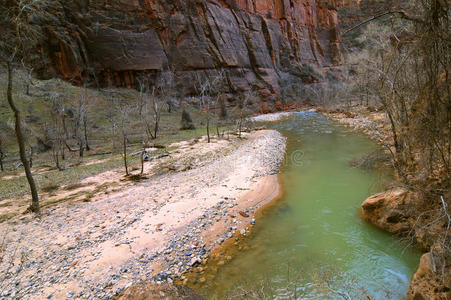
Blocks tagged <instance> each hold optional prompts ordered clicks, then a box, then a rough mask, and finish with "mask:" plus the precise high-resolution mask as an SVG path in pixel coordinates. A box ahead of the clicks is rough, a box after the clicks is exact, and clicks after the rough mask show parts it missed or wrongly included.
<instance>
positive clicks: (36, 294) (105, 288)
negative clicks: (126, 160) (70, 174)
mask: <svg viewBox="0 0 451 300" xmlns="http://www.w3.org/2000/svg"><path fill="white" fill-rule="evenodd" d="M173 146H176V147H177V149H176V150H174V151H173V152H171V153H170V154H169V156H167V157H164V158H161V159H154V160H153V161H152V162H150V163H147V164H146V174H147V177H148V179H146V180H143V181H141V182H139V183H130V182H126V183H124V182H122V181H121V180H120V179H121V177H120V175H119V173H117V172H116V171H111V172H106V173H104V174H101V175H99V176H96V177H95V178H87V179H86V180H85V181H86V182H83V184H82V187H81V188H84V187H85V186H88V187H89V186H92V185H95V186H99V185H100V186H102V185H103V186H108V185H110V183H111V182H115V183H116V185H115V187H114V188H112V189H111V188H107V189H106V191H104V190H102V192H98V193H96V194H95V195H91V199H90V202H82V201H78V202H75V203H74V202H72V203H68V202H62V203H59V204H58V205H55V206H53V207H49V208H47V209H45V210H44V212H43V213H42V215H41V216H39V217H35V216H32V215H24V216H20V217H15V218H13V219H11V220H9V221H8V222H4V223H1V224H0V258H2V260H0V274H1V275H0V277H1V279H2V283H0V295H1V296H2V299H3V298H5V299H10V298H11V299H15V298H23V299H45V298H47V299H67V298H77V299H94V298H102V299H104V298H109V297H111V296H113V295H117V294H118V293H120V292H121V291H123V290H124V289H125V288H127V287H129V286H130V285H132V284H134V283H136V282H139V281H141V280H149V279H152V280H153V281H155V282H163V281H168V282H172V280H173V279H175V278H178V277H179V276H180V274H182V273H183V272H185V271H186V270H189V269H190V268H191V267H193V266H194V265H196V264H197V263H198V262H200V261H202V260H203V259H204V257H206V256H207V255H208V253H209V252H210V251H211V250H212V249H214V248H215V247H216V246H217V245H219V244H221V243H223V242H224V241H225V240H227V239H228V238H231V237H232V236H234V234H236V233H237V232H241V233H244V232H245V230H246V227H249V226H251V225H249V224H250V223H251V219H252V216H253V214H254V213H255V212H256V210H257V209H258V208H259V207H261V206H262V205H264V204H265V203H267V202H269V201H271V200H272V199H273V198H274V197H275V196H277V194H278V193H279V190H278V189H279V187H278V182H277V175H276V174H277V172H278V168H279V166H280V164H281V162H282V160H283V157H284V150H285V139H284V138H283V137H282V136H281V135H280V134H279V133H278V132H276V131H271V130H265V131H258V132H254V133H252V134H246V135H245V138H244V139H238V138H234V139H233V140H230V141H226V140H219V141H215V142H213V143H210V144H208V143H206V142H205V140H200V141H199V140H197V141H187V142H182V143H179V144H178V145H173ZM71 192H73V191H71ZM2 240H3V242H2Z"/></svg>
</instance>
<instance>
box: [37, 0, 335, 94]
mask: <svg viewBox="0 0 451 300" xmlns="http://www.w3.org/2000/svg"><path fill="white" fill-rule="evenodd" d="M334 1H335V0H333V1H329V2H325V1H315V0H209V1H205V0H172V1H167V0H109V1H107V0H104V1H102V0H91V1H89V0H70V1H62V0H61V1H60V4H61V7H62V8H63V13H61V15H60V16H59V18H58V21H57V22H56V24H54V25H52V26H47V28H46V36H47V39H46V40H44V41H43V43H42V54H41V55H42V57H41V59H40V65H39V66H37V68H36V69H37V71H38V73H39V74H40V75H41V76H42V77H49V76H55V75H58V76H61V77H63V78H65V79H66V80H72V81H75V82H79V83H80V82H82V80H85V79H86V78H89V80H91V81H95V82H97V83H98V84H99V85H102V86H119V87H133V86H134V85H135V84H136V77H137V75H139V74H140V73H141V74H146V75H147V76H148V77H149V78H150V79H151V80H155V79H156V78H157V77H158V76H160V74H161V73H163V72H165V71H166V70H168V69H171V70H173V71H175V73H176V74H177V81H178V82H179V83H180V84H181V86H182V87H183V89H182V90H183V94H190V93H193V91H192V87H191V85H190V83H191V82H192V80H193V77H194V76H196V74H199V73H202V74H206V75H208V76H213V75H215V74H217V73H218V72H219V70H224V71H225V74H226V75H227V87H228V89H229V90H230V91H231V92H234V91H238V90H247V89H249V88H250V87H256V88H257V89H259V90H261V91H265V92H264V93H263V94H266V95H276V94H277V92H278V89H279V84H278V80H279V79H280V77H281V76H283V74H288V73H290V72H291V73H292V74H296V72H293V70H296V69H298V70H299V69H300V68H301V65H302V64H315V65H320V66H333V65H337V64H340V62H341V54H340V49H339V45H340V39H339V34H338V31H337V23H338V21H337V11H336V8H335V3H334Z"/></svg>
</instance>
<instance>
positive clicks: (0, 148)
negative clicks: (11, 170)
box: [0, 134, 5, 172]
mask: <svg viewBox="0 0 451 300" xmlns="http://www.w3.org/2000/svg"><path fill="white" fill-rule="evenodd" d="M4 158H5V150H4V149H3V136H2V135H1V134H0V171H2V172H3V171H5V169H4V167H3V159H4Z"/></svg>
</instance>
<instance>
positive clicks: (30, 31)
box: [0, 0, 58, 212]
mask: <svg viewBox="0 0 451 300" xmlns="http://www.w3.org/2000/svg"><path fill="white" fill-rule="evenodd" d="M55 7H58V5H57V3H56V1H54V0H17V1H2V2H1V3H0V27H1V28H2V34H1V35H0V60H1V61H2V62H3V63H5V64H6V67H7V72H6V74H7V88H6V98H7V101H8V104H9V106H10V108H11V110H12V111H13V113H14V119H15V133H16V137H17V143H18V145H19V154H20V160H21V162H22V165H23V167H24V170H25V176H26V178H27V181H28V184H29V186H30V190H31V198H32V200H31V206H30V210H31V211H33V212H39V208H40V207H39V196H38V192H37V187H36V183H35V181H34V179H33V175H32V173H31V169H30V163H29V160H28V157H27V154H26V150H25V145H26V141H25V140H26V137H25V135H24V131H23V128H22V115H21V111H20V109H19V107H18V106H17V105H16V103H15V101H14V97H13V83H14V81H13V76H14V73H15V70H16V69H17V68H20V67H21V65H22V64H24V65H30V64H29V61H30V56H29V54H30V53H31V52H32V49H31V48H32V47H34V46H35V45H36V41H37V40H39V38H40V32H41V31H40V28H39V27H38V26H37V25H36V23H35V22H32V20H37V19H39V23H40V24H45V23H46V22H47V21H49V20H50V19H51V17H52V16H51V14H50V12H51V11H54V10H55Z"/></svg>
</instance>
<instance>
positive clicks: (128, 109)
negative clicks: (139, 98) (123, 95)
mask: <svg viewBox="0 0 451 300" xmlns="http://www.w3.org/2000/svg"><path fill="white" fill-rule="evenodd" d="M116 100H117V101H115V104H114V107H115V109H116V111H117V116H118V117H119V130H120V138H121V143H122V157H123V159H124V169H125V175H127V176H128V175H130V173H129V170H128V160H127V159H128V157H127V147H128V125H129V123H130V120H129V117H130V114H131V113H132V112H133V107H132V106H131V105H129V104H128V103H126V102H125V101H124V100H123V99H116Z"/></svg>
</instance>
